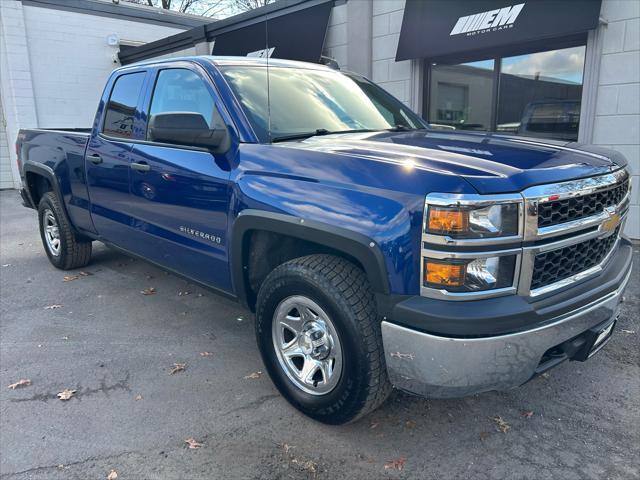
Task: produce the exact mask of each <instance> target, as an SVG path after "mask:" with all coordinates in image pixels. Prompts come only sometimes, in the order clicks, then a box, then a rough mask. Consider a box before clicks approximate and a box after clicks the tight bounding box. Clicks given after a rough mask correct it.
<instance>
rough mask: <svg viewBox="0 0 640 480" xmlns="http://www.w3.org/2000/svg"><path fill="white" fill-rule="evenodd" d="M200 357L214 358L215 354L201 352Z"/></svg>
mask: <svg viewBox="0 0 640 480" xmlns="http://www.w3.org/2000/svg"><path fill="white" fill-rule="evenodd" d="M200 356H201V357H211V356H213V353H211V352H200Z"/></svg>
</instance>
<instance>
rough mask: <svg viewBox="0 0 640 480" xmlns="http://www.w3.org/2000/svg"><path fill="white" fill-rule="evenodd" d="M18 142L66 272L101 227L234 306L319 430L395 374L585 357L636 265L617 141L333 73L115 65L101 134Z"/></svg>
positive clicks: (480, 385) (100, 118) (349, 417)
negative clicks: (491, 127) (448, 117)
mask: <svg viewBox="0 0 640 480" xmlns="http://www.w3.org/2000/svg"><path fill="white" fill-rule="evenodd" d="M16 148H17V152H18V163H19V167H20V171H21V174H22V182H23V185H24V188H23V189H22V192H21V194H22V198H23V201H24V204H25V205H26V206H28V207H30V208H34V209H37V211H38V218H39V227H40V233H41V237H42V242H43V245H44V250H45V252H46V254H47V256H48V258H49V260H50V261H51V263H52V264H53V265H54V266H55V267H57V268H60V269H74V268H80V267H83V266H84V265H86V264H87V263H88V262H89V261H90V257H91V246H92V242H93V241H99V242H103V243H105V244H107V245H110V246H112V247H114V248H117V249H119V250H121V251H123V252H125V253H127V254H130V255H133V256H137V257H140V258H142V259H145V260H147V261H149V262H152V263H154V264H156V265H159V266H161V267H162V268H164V269H166V270H168V271H171V272H175V273H176V274H179V275H181V276H183V277H186V278H188V279H190V280H191V281H193V282H197V283H199V284H201V285H204V286H206V287H208V288H210V289H213V290H215V291H217V292H219V293H220V294H222V295H225V296H227V297H230V298H232V299H235V300H237V301H238V302H241V303H242V304H243V305H244V306H246V307H247V308H248V309H250V310H252V311H253V312H255V319H256V320H255V332H256V339H257V344H258V348H259V350H260V352H261V355H262V359H263V361H264V364H265V368H266V370H267V371H268V373H269V375H270V377H271V379H272V381H273V382H274V384H275V385H276V387H277V388H278V389H279V391H280V392H281V393H282V395H283V396H284V397H286V399H287V400H288V401H289V402H290V403H291V404H292V405H294V406H295V407H296V408H298V409H299V410H301V411H302V412H304V413H305V414H307V415H309V416H311V417H312V418H315V419H317V420H319V421H322V422H326V423H331V424H340V423H345V422H348V421H353V420H355V419H357V418H360V417H362V416H363V415H365V414H366V413H368V412H370V411H372V410H373V409H375V408H376V407H377V406H379V405H380V404H381V403H382V402H383V401H384V400H385V398H386V397H387V396H388V394H389V392H390V390H391V388H392V386H395V387H396V388H399V389H402V390H405V391H409V392H413V393H416V394H419V395H424V396H427V397H440V398H446V397H459V396H465V395H471V394H475V393H479V392H485V391H490V390H507V389H511V388H514V387H517V386H519V385H522V384H524V383H525V382H527V381H528V380H530V379H531V378H534V377H535V376H536V375H538V374H540V373H542V372H545V371H546V370H548V369H550V368H552V367H554V366H556V365H558V364H560V363H561V362H563V361H566V360H578V361H584V360H586V359H588V358H589V357H591V356H592V355H593V354H594V353H596V352H597V351H598V350H600V349H601V348H602V347H603V346H604V345H605V344H606V343H607V342H608V340H609V339H610V338H611V335H612V331H613V329H614V326H615V322H616V319H617V316H618V314H619V313H618V312H619V304H620V303H621V301H622V293H623V291H624V289H625V286H626V285H627V282H628V280H629V276H630V274H631V255H632V249H631V244H630V242H629V240H628V239H626V238H625V237H624V236H623V228H624V222H625V217H626V215H627V212H628V208H629V195H630V188H631V186H630V176H629V173H628V171H627V167H626V165H627V164H626V160H625V159H624V157H623V156H622V155H621V154H620V153H617V152H614V151H611V150H607V149H602V148H597V147H593V146H587V145H582V144H577V143H569V142H560V141H552V140H551V141H546V140H541V139H537V138H530V137H518V136H508V135H500V134H495V133H493V134H492V133H480V132H457V131H452V130H442V129H434V128H430V127H429V125H428V124H426V123H425V122H424V121H423V120H422V119H421V118H419V117H418V116H417V115H416V114H414V113H413V112H412V111H411V110H410V109H409V108H407V107H406V106H405V105H403V104H402V103H401V102H400V101H398V100H396V99H395V98H394V97H392V96H391V95H389V94H388V93H387V92H385V91H384V90H383V89H381V88H380V87H378V86H376V85H375V84H373V83H371V82H370V81H368V80H366V79H365V78H363V77H361V76H359V75H356V74H352V73H347V72H340V71H337V70H333V69H330V68H328V67H325V66H322V65H316V64H306V63H299V62H292V61H285V60H276V59H259V58H233V57H209V56H203V57H189V58H179V59H169V60H160V61H152V62H148V63H142V64H136V65H132V66H126V67H122V68H118V69H117V70H115V71H114V72H113V73H112V75H111V77H110V78H109V80H108V82H107V84H106V87H105V89H104V93H103V95H102V98H101V100H100V103H99V105H98V110H97V113H96V116H95V121H94V123H93V127H92V128H91V129H90V130H64V129H61V130H53V129H33V130H21V131H20V132H19V135H18V139H17V144H16ZM212 316H215V312H212ZM241 354H242V352H238V355H241Z"/></svg>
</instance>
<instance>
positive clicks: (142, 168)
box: [131, 163, 151, 172]
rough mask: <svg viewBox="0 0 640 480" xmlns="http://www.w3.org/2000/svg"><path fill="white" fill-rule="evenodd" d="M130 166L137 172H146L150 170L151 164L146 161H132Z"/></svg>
mask: <svg viewBox="0 0 640 480" xmlns="http://www.w3.org/2000/svg"><path fill="white" fill-rule="evenodd" d="M131 168H133V169H134V170H137V171H138V172H148V171H149V170H151V165H149V164H147V163H132V164H131Z"/></svg>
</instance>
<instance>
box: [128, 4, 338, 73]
mask: <svg viewBox="0 0 640 480" xmlns="http://www.w3.org/2000/svg"><path fill="white" fill-rule="evenodd" d="M335 1H336V0H281V1H278V2H274V3H270V4H269V5H266V6H264V7H261V8H257V9H255V10H251V11H249V12H245V13H242V14H239V15H234V16H233V17H229V18H226V19H224V20H219V21H216V22H212V23H210V24H208V25H203V26H201V27H197V28H193V29H191V30H188V31H185V32H181V33H178V34H176V35H172V36H170V37H166V38H163V39H160V40H157V41H155V42H150V43H147V44H145V45H140V46H139V47H135V48H127V49H121V50H120V53H119V54H118V56H119V58H120V63H121V64H122V65H127V64H130V63H133V62H139V61H141V60H146V59H150V58H154V57H158V56H161V55H166V54H168V53H172V52H176V51H179V50H184V49H187V48H190V47H193V46H194V45H196V44H198V43H202V42H212V41H213V42H215V43H214V48H213V54H214V55H242V56H244V55H246V54H248V53H252V52H256V51H260V50H264V49H266V48H267V41H268V43H269V45H270V47H269V48H273V53H272V56H273V57H277V58H284V59H288V60H303V61H310V62H318V61H319V60H320V55H321V54H322V47H323V44H324V37H325V34H326V31H327V24H328V22H329V14H330V12H331V8H332V7H333V5H334V4H335ZM265 22H268V25H269V29H268V31H266V28H265Z"/></svg>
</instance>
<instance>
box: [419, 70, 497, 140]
mask: <svg viewBox="0 0 640 480" xmlns="http://www.w3.org/2000/svg"><path fill="white" fill-rule="evenodd" d="M493 71H494V61H493V60H485V61H480V62H472V63H463V64H459V65H433V66H432V67H431V90H430V102H429V105H430V107H429V122H430V123H431V124H434V125H436V126H437V125H450V126H453V127H455V128H456V129H460V130H489V129H490V128H491V110H492V102H491V99H492V94H493V82H494V73H493Z"/></svg>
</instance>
